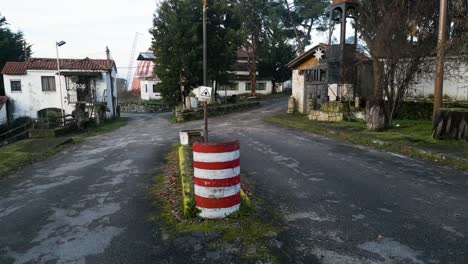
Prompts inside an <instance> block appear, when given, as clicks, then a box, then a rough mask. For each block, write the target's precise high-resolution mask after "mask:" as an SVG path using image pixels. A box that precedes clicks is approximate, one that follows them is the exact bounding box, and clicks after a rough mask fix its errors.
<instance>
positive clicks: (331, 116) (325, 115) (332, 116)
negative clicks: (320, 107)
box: [309, 110, 344, 122]
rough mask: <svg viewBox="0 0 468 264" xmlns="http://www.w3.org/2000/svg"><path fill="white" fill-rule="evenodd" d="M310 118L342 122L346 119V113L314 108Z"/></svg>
mask: <svg viewBox="0 0 468 264" xmlns="http://www.w3.org/2000/svg"><path fill="white" fill-rule="evenodd" d="M309 120H313V121H323V122H341V121H343V120H344V114H343V113H335V112H324V111H316V110H312V111H310V113H309Z"/></svg>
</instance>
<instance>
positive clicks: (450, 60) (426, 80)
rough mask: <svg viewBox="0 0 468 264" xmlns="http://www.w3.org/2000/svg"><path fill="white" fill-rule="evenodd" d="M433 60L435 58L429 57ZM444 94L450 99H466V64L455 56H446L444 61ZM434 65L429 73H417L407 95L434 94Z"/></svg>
mask: <svg viewBox="0 0 468 264" xmlns="http://www.w3.org/2000/svg"><path fill="white" fill-rule="evenodd" d="M428 60H429V61H430V62H434V63H433V65H435V58H429V59H428ZM445 69H446V71H445V74H444V91H443V93H444V95H445V96H446V97H449V98H450V99H451V100H456V101H468V65H467V64H466V63H463V62H460V61H458V60H457V58H454V57H447V58H446V61H445ZM434 71H435V67H434V69H433V70H432V71H431V72H429V73H418V74H417V75H416V78H415V80H414V82H413V84H412V86H411V88H410V91H409V95H408V96H409V97H410V98H411V97H416V98H420V97H425V98H427V97H431V96H433V95H434V86H435V72H434Z"/></svg>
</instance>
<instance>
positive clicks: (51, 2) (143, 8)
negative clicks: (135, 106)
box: [0, 0, 157, 78]
mask: <svg viewBox="0 0 468 264" xmlns="http://www.w3.org/2000/svg"><path fill="white" fill-rule="evenodd" d="M0 2H1V4H0V14H1V15H2V16H5V17H6V19H7V21H8V23H9V24H10V28H11V29H13V30H21V31H23V33H24V35H25V38H26V40H27V41H28V43H31V44H33V48H32V50H33V57H55V56H56V55H55V41H60V40H64V41H66V42H67V44H66V45H64V46H62V47H61V48H60V57H63V58H65V57H66V58H85V57H90V58H102V59H104V58H105V49H106V46H109V49H110V51H111V55H112V57H113V58H114V59H115V61H116V63H117V67H119V68H118V71H119V76H121V77H124V78H126V74H127V67H128V64H129V59H130V54H131V51H132V46H133V39H134V37H135V33H136V32H139V33H142V35H140V36H139V39H138V47H137V53H138V52H139V51H145V50H148V48H149V47H150V45H151V35H150V34H149V33H148V30H149V29H150V28H151V25H152V18H153V13H154V11H155V10H156V2H157V0H75V1H70V0H0ZM134 66H136V65H134Z"/></svg>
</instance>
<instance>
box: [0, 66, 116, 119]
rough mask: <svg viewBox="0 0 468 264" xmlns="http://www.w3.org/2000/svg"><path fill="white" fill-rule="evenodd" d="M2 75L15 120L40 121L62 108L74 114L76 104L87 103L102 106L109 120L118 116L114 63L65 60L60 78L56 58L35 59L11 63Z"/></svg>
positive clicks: (67, 112)
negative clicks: (21, 118)
mask: <svg viewBox="0 0 468 264" xmlns="http://www.w3.org/2000/svg"><path fill="white" fill-rule="evenodd" d="M2 74H3V80H4V84H5V85H4V87H5V93H6V96H7V97H8V98H9V100H10V103H9V106H10V107H9V108H11V109H9V114H10V115H11V117H12V118H17V117H20V116H29V117H32V118H38V117H42V116H43V115H44V113H47V112H50V111H55V112H58V113H60V112H61V109H63V110H64V111H65V114H72V112H73V111H74V110H75V106H76V103H85V105H86V106H87V108H88V109H91V108H92V106H93V105H94V104H96V103H102V104H104V105H106V108H107V113H106V116H107V117H112V116H115V115H116V111H117V103H118V102H117V88H116V75H117V68H116V66H115V62H114V61H113V60H96V59H89V58H85V59H61V60H60V75H59V74H58V69H57V60H56V59H50V58H33V59H30V60H29V61H27V62H7V63H6V64H5V66H4V68H3V70H2ZM89 111H91V110H89Z"/></svg>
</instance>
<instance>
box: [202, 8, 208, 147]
mask: <svg viewBox="0 0 468 264" xmlns="http://www.w3.org/2000/svg"><path fill="white" fill-rule="evenodd" d="M206 45H207V44H206V0H203V85H204V86H208V69H207V54H206V52H207V51H206ZM203 120H204V121H205V133H204V134H205V143H208V102H207V101H205V103H204V105H203Z"/></svg>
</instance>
